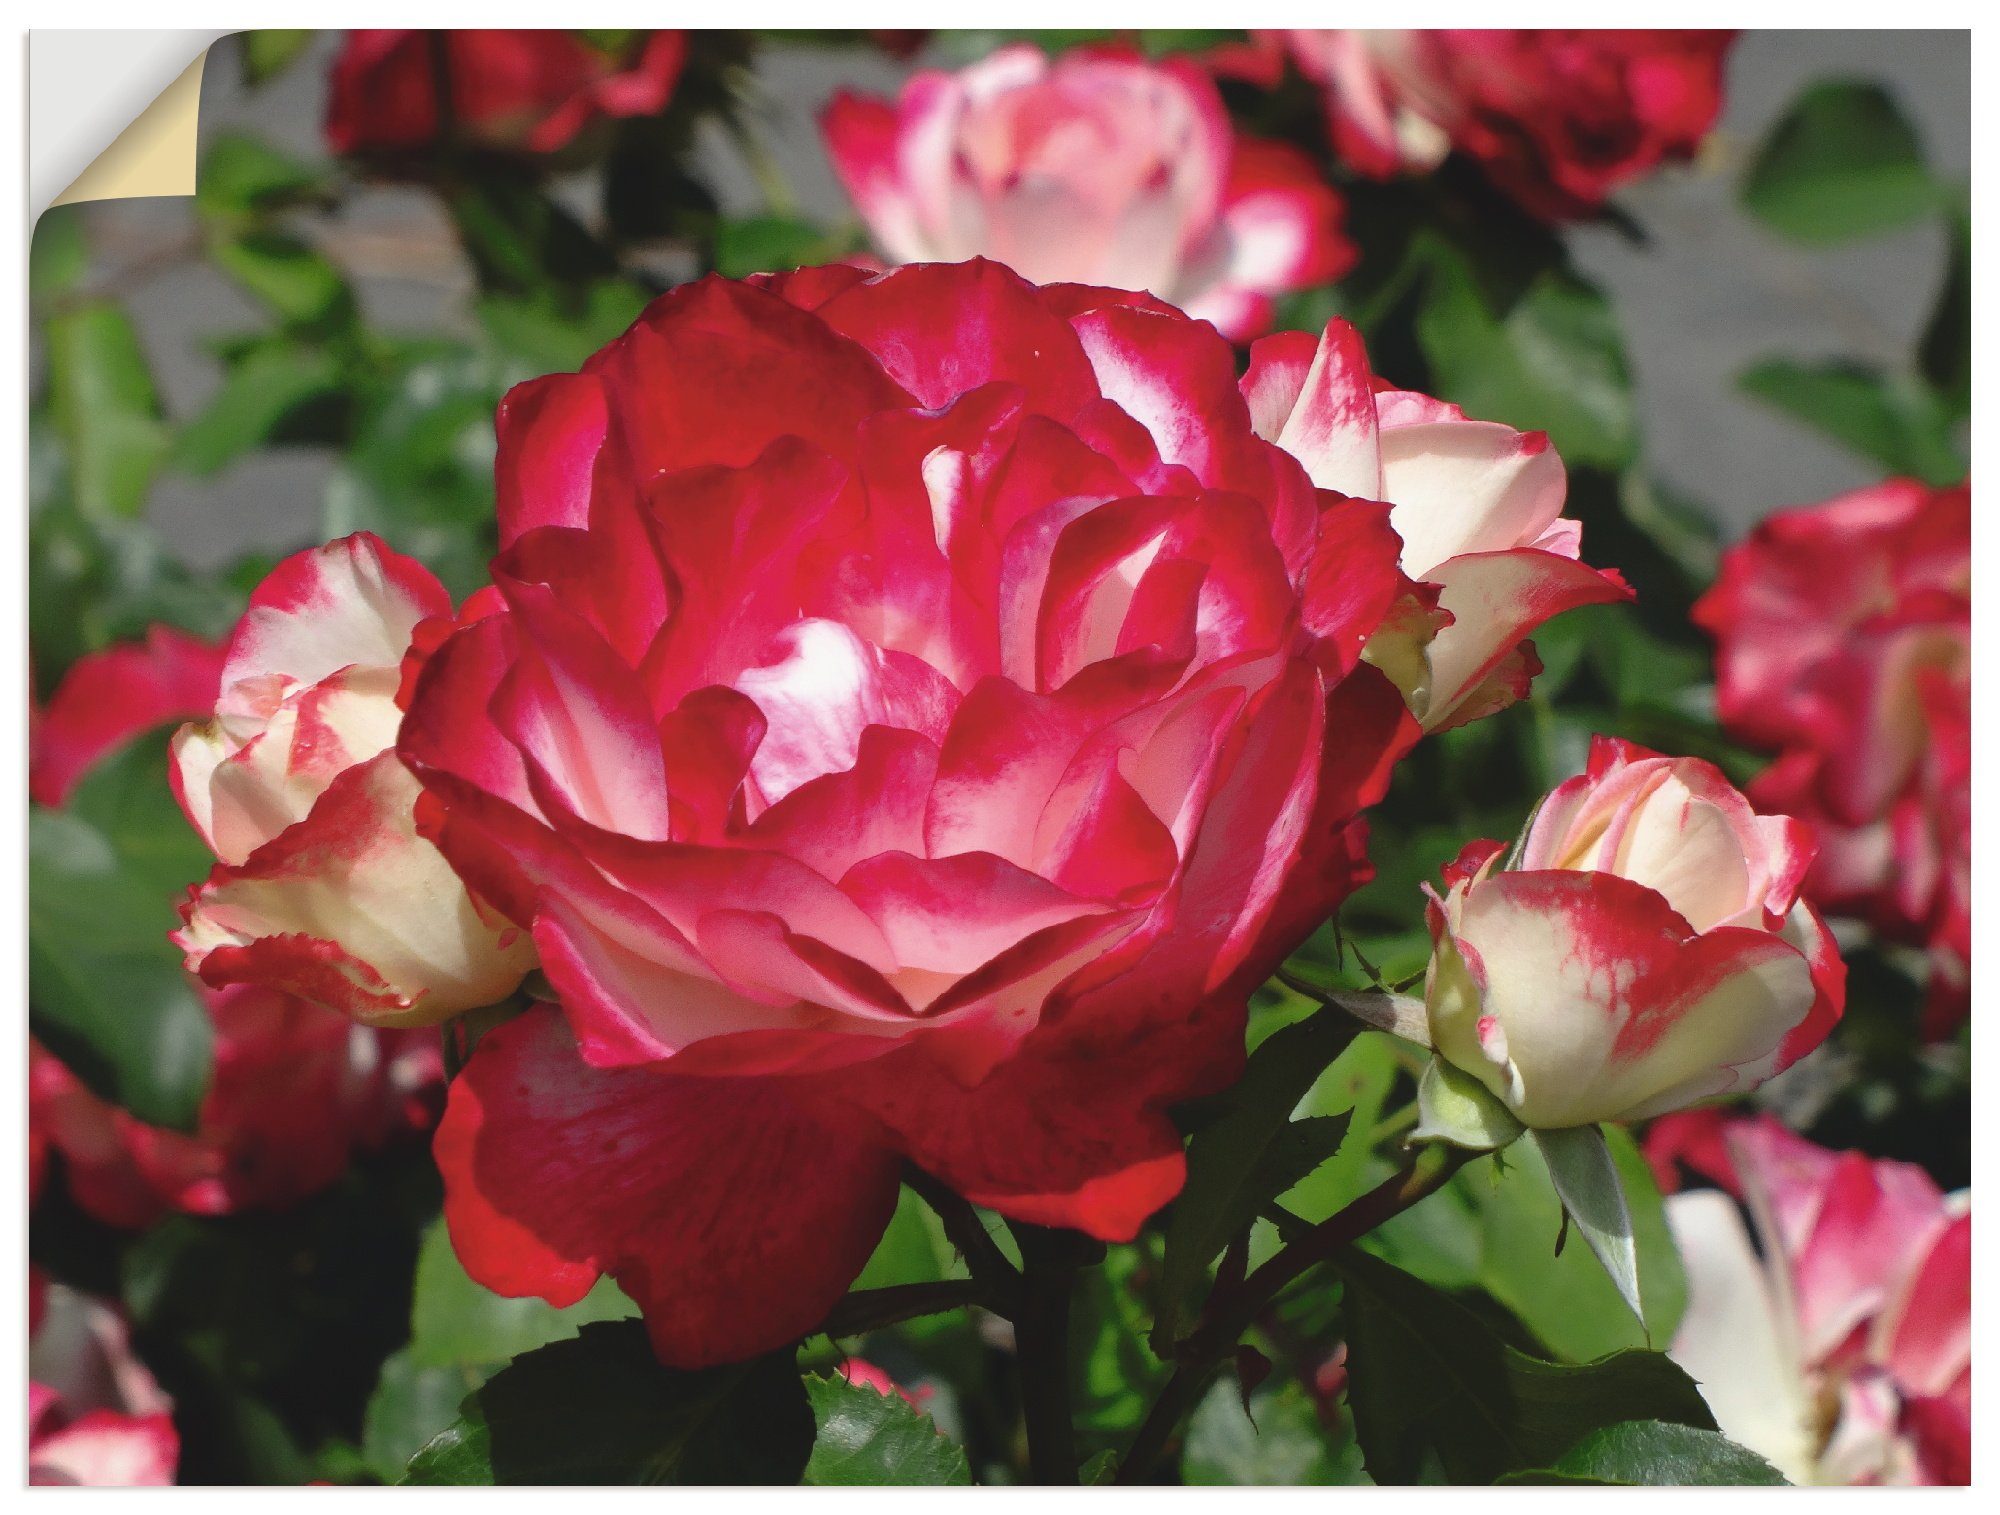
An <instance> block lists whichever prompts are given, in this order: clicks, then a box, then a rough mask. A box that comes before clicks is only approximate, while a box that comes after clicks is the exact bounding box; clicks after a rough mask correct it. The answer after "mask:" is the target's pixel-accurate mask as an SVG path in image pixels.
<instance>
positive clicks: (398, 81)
mask: <svg viewBox="0 0 2000 1515" xmlns="http://www.w3.org/2000/svg"><path fill="white" fill-rule="evenodd" d="M686 58H687V36H686V34H685V33H683V32H677V31H663V32H651V33H648V34H646V35H645V36H644V37H643V38H642V40H640V41H638V42H636V43H632V44H627V45H625V46H624V47H623V49H622V51H620V50H616V49H611V50H607V49H606V48H603V47H600V46H598V45H596V44H595V43H593V42H592V41H590V40H589V39H587V38H585V37H584V36H583V35H581V34H580V33H577V32H567V31H537V30H522V31H498V30H494V31H477V30H471V31H370V30H365V29H358V30H355V31H350V32H348V33H347V34H346V38H345V41H344V42H343V43H342V46H341V50H340V56H339V57H338V58H336V59H334V61H333V69H332V71H331V73H330V74H329V76H328V79H327V87H328V95H327V106H326V141H327V145H328V146H329V147H331V148H332V149H333V150H334V151H335V152H337V153H363V152H417V151H422V150H424V149H428V148H431V147H434V146H435V145H436V144H437V142H438V141H439V139H440V137H441V135H442V133H443V131H444V129H445V125H446V122H447V120H449V123H450V128H451V131H452V132H453V134H454V136H455V139H456V140H457V141H459V142H461V143H466V144H470V145H473V146H477V147H482V148H488V149H493V150H498V151H509V152H525V153H548V152H554V151H556V150H557V149H559V148H562V147H566V146H568V145H569V143H570V142H571V141H572V140H574V139H575V137H576V136H577V134H578V133H579V132H581V131H583V130H584V128H585V127H588V126H590V125H592V124H593V123H595V122H598V121H603V120H610V119H615V118H618V117H623V116H650V115H654V114H656V113H657V112H659V111H660V110H662V109H664V108H665V106H666V103H667V101H668V100H669V99H671V98H672V96H673V92H674V85H675V84H676V83H677V82H678V81H679V79H680V73H681V66H682V64H683V63H684V62H685V61H686ZM440 74H442V76H443V77H444V78H445V79H447V80H448V81H449V83H450V90H451V99H450V111H449V113H448V115H447V113H446V112H445V111H441V110H440V109H439V98H438V81H439V77H440Z"/></svg>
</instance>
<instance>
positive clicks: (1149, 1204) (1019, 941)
mask: <svg viewBox="0 0 2000 1515" xmlns="http://www.w3.org/2000/svg"><path fill="white" fill-rule="evenodd" d="M498 433H499V456H498V460H497V469H496V472H497V480H498V486H499V488H498V500H499V511H500V539H501V544H502V546H501V552H500V555H499V557H498V558H497V559H496V560H495V563H494V584H495V588H496V590H497V591H498V595H499V597H500V600H501V601H502V606H501V608H499V609H498V610H496V611H495V613H493V614H491V615H487V616H484V617H482V618H480V619H478V620H475V621H473V622H471V623H470V624H469V625H466V626H464V627H463V628H461V629H459V630H457V631H455V632H453V633H452V635H451V636H450V637H449V638H448V639H446V640H445V641H444V642H443V643H442V645H441V646H439V647H438V648H437V649H436V650H435V651H434V652H432V653H431V654H430V656H429V658H428V659H427V661H426V662H425V664H424V667H423V671H422V673H421V674H420V675H419V676H418V678H417V680H416V684H415V690H414V694H413V696H412V699H411V703H410V711H409V716H408V719H407V720H406V721H405V722H404V724H403V731H402V736H401V739H400V743H399V751H400V752H401V753H402V755H403V757H404V759H405V761H407V762H408V763H409V764H410V765H411V767H412V768H413V769H414V770H416V772H417V773H418V774H419V775H420V776H421V778H422V780H423V783H424V785H425V789H426V792H427V795H428V796H429V797H430V798H432V799H434V800H435V802H436V804H437V806H438V809H439V810H440V812H441V814H442V821H441V824H440V826H439V828H438V829H437V831H436V835H437V836H438V838H439V843H440V845H441V846H442V847H443V848H444V850H445V852H446V853H447V855H448V856H449V857H450V858H451V859H452V861H453V862H454V864H456V865H457V866H458V868H459V869H460V870H461V872H462V873H463V874H464V875H465V877H466V878H467V879H468V880H469V881H470V882H471V883H472V885H473V886H474V887H475V888H476V889H477V890H478V891H479V892H480V893H481V895H482V896H483V897H486V898H490V899H492V900H494V901H495V902H496V904H498V905H499V906H501V908H503V909H504V910H505V911H506V912H507V914H508V916H509V917H510V918H511V919H513V920H515V921H517V922H519V923H520V924H522V925H523V926H527V927H529V928H531V929H532V931H533V934H534V937H535V941H536V943H537V945H538V947H539V949H540V956H541V962H542V966H543V970H544V972H545V973H546V974H547V977H548V980H549V983H550V985H551V986H552V987H553V989H554V991H555V993H556V995H557V997H558V999H559V1001H560V1004H559V1008H558V1007H549V1008H537V1009H533V1010H530V1011H529V1012H527V1013H526V1014H524V1015H521V1016H519V1017H517V1018H515V1019H513V1020H510V1021H508V1022H507V1023H506V1024H504V1025H501V1026H500V1027H498V1028H497V1029H495V1030H493V1031H490V1032H488V1033H487V1034H486V1035H485V1036H484V1037H483V1038H482V1039H481V1040H480V1042H479V1044H478V1047H477V1049H476V1050H475V1051H474V1052H473V1054H472V1056H471V1057H470V1059H469V1060H468V1061H467V1063H466V1065H465V1068H464V1069H463V1071H462V1072H461V1073H460V1074H459V1076H458V1077H457V1078H456V1079H455V1080H453V1082H452V1087H451V1092H450V1097H449V1104H448V1106H447V1109H446V1113H445V1117H444V1120H443V1123H442V1124H441V1125H440V1127H439V1130H438V1136H437V1142H436V1146H435V1151H436V1154H437V1159H438V1165H439V1168H440V1170H441V1171H442V1173H443V1175H444V1182H445V1214H446V1218H447V1220H448V1222H449V1224H450V1229H451V1235H452V1239H453V1243H454V1245H455V1247H456V1249H457V1251H458V1254H459V1257H460V1259H461V1261H462V1262H463V1263H464V1265H465V1267H466V1269H467V1271H468V1272H469V1273H470V1274H471V1275H472V1276H473V1277H474V1278H476V1279H478V1280H479V1281H480V1282H481V1283H483V1284H485V1285H486V1286H488V1287H489V1288H492V1289H495V1290H497V1291H499V1292H501V1293H504V1294H512V1295H522V1294H534V1295H538V1296H540V1297H542V1298H544V1299H547V1300H550V1301H552V1302H568V1301H572V1300H575V1299H577V1298H579V1297H580V1296H581V1295H582V1293H583V1292H584V1291H586V1290H587V1289H588V1288H589V1287H590V1286H591V1284H592V1282H593V1281H594V1280H595V1279H596V1278H598V1277H599V1276H600V1275H601V1274H605V1273H609V1274H611V1275H612V1276H613V1277H615V1278H616V1279H617V1281H618V1282H619V1284H620V1286H621V1287H623V1288H624V1289H625V1291H626V1292H627V1293H628V1294H629V1295H631V1297H632V1298H633V1299H634V1300H635V1301H637V1303H638V1304H639V1305H640V1307H641V1308H642V1310H643V1311H644V1312H645V1316H646V1320H647V1324H648V1327H649V1329H650V1331H651V1334H652V1339H653V1342H654V1345H655V1346H656V1348H657V1349H658V1351H659V1353H660V1355H661V1356H662V1357H664V1358H665V1359H667V1360H668V1361H669V1362H672V1363H675V1364H677V1365H694V1364H700V1363H712V1362H717V1361H724V1360H730V1359H733V1358H739V1357H743V1356H746V1355H750V1354H754V1353H758V1352H763V1351H768V1350H770V1349H771V1348H773V1347H776V1346H778V1345H780V1344H782V1343H784V1342H788V1341H791V1340H793V1339H795V1338H797V1337H798V1336H800V1335H802V1334H804V1333H806V1332H809V1331H812V1330H813V1329H815V1328H816V1327H817V1326H818V1325H819V1324H820V1323H821V1322H822V1321H823V1320H824V1318H825V1314H826V1311H827V1310H828V1308H829V1307H830V1306H831V1305H832V1304H833V1303H834V1301H836V1300H837V1299H838V1298H839V1297H840V1295H841V1293H842V1292H843V1291H844V1290H845V1289H846V1287H847V1285H848V1284H849V1282H850V1281H851V1280H852V1279H853V1278H854V1276H855V1275H856V1274H857V1273H858V1272H859V1271H860V1269H861V1267H862V1265H863V1264H864V1263H865V1262H866V1261H867V1258H868V1256H869V1253H870V1252H871V1250H872V1249H873V1248H874V1246H875V1244H876V1241H877V1240H878V1238H879V1237H880V1236H881V1234H882V1230H883V1227H884V1226H885V1225H886V1224H887V1222H888V1219H889V1217H890V1215H891V1213H892V1212H893V1210H894V1208H895V1204H896V1196H897V1192H898V1186H899V1183H900V1179H901V1175H902V1173H903V1172H904V1170H905V1165H906V1164H907V1163H915V1164H916V1165H918V1166H919V1167H921V1168H923V1169H924V1170H925V1171H927V1172H928V1173H930V1174H931V1175H932V1176H933V1177H934V1178H936V1179H937V1181H938V1182H939V1183H941V1184H944V1185H946V1186H948V1187H950V1188H951V1189H953V1190H954V1191H955V1192H957V1193H959V1194H962V1195H964V1196H966V1197H967V1198H968V1199H970V1200H972V1201H974V1202H975V1203H978V1204H982V1205H986V1206H989V1207H991V1208H992V1209H994V1210H996V1211H998V1212H999V1213H1001V1214H1003V1215H1006V1216H1009V1217H1012V1218H1016V1219H1020V1220H1024V1221H1031V1222H1034V1223H1036V1224H1040V1225H1048V1226H1062V1227H1068V1228H1072V1229H1075V1230H1080V1231H1084V1232H1087V1233H1089V1234H1090V1235H1092V1236H1095V1237H1098V1238H1100V1239H1103V1240H1125V1239H1129V1238H1130V1237H1132V1236H1133V1235H1134V1234H1135V1233H1136V1232H1137V1230H1138V1229H1139V1227H1140V1226H1141V1225H1142V1224H1143V1223H1144V1221H1145V1220H1146V1218H1147V1217H1148V1216H1150V1215H1151V1214H1152V1213H1153V1212H1154V1211H1156V1210H1157V1209H1158V1208H1159V1207H1160V1206H1161V1205H1163V1204H1165V1203H1166V1202H1167V1200H1169V1199H1170V1198H1172V1196H1173V1195H1174V1194H1175V1193H1176V1192H1177V1191H1178V1190H1179V1188H1180V1186H1181V1182H1182V1179H1183V1176H1184V1173H1185V1165H1184V1158H1183V1153H1182V1138H1181V1136H1180V1133H1179V1131H1178V1130H1177V1128H1176V1127H1175V1126H1174V1124H1173V1121H1172V1120H1171V1118H1170V1117H1169V1114H1168V1112H1169V1110H1170V1109H1171V1108H1172V1107H1173V1106H1175V1105H1177V1104H1179V1103H1181V1102H1182V1101H1184V1100H1186V1099H1188V1098H1190V1097H1192V1096H1194V1095H1196V1094H1198V1093H1199V1092H1201V1091H1204V1090H1213V1089H1216V1088H1219V1087H1220V1086H1221V1085H1222V1084H1224V1083H1226V1082H1227V1081H1228V1080H1229V1079H1231V1078H1232V1077H1234V1076H1235V1075H1236V1073H1237V1071H1238V1070H1239V1069H1240V1068H1241V1066H1242V1057H1243V1036H1244V1021H1245V1014H1246V1005H1247V999H1248V996H1249V994H1250V993H1251V992H1252V991H1253V990H1254V989H1255V987H1256V986H1257V985H1259V984H1261V983H1263V982H1264V980H1265V979H1266V978H1268V976H1269V975H1270V973H1271V971H1272V970H1273V969H1274V968H1275V967H1276V966H1277V964H1278V963H1279V962H1280V961H1281V960H1282V959H1283V957H1284V955H1285V953H1286V952H1288V951H1289V950H1291V949H1292V948H1294V947H1296V946H1297V944H1298V943H1299V942H1300V941H1302V940H1303V939H1304V938H1305V936H1306V935H1307V934H1308V933H1309V932H1310V931H1311V930H1312V929H1313V928H1314V927H1315V926H1316V925H1317V924H1318V923H1320V922H1321V921H1323V920H1325V919H1326V918H1327V916H1328V914H1329V913H1330V911H1331V910H1332V908H1333V907H1334V905H1335V904H1336V903H1337V902H1338V901H1339V900H1340V899H1341V898H1343V897H1344V896H1345V895H1346V893H1347V892H1348V891H1349V890H1350V889H1352V888H1353V887H1354V886H1355V883H1356V881H1357V879H1359V878H1360V877H1363V876H1365V874H1366V864H1365V862H1364V861H1363V859H1362V849H1361V832H1360V826H1361V822H1360V820H1359V813H1360V812H1361V810H1362V809H1363V808H1364V807H1365V806H1367V805H1369V804H1372V803H1373V802H1374V801H1375V800H1376V799H1378V798H1379V797H1380V795H1381V793H1382V790H1383V788H1384V786H1385V785H1386V782H1387V777H1388V770H1389V767H1390V765H1391V764H1392V763H1393V762H1394V760H1395V759H1396V758H1397V757H1398V756H1400V755H1401V754H1402V753H1403V752H1404V751H1406V750H1407V748H1408V747H1409V745H1410V744H1411V743H1412V742H1413V741H1414V740H1415V738H1416V736H1417V730H1416V725H1415V722H1414V721H1413V720H1412V719H1411V718H1410V716H1409V714H1408V712H1407V711H1406V710H1405V709H1404V707H1403V704H1402V701H1401V698H1400V696H1399V695H1398V694H1397V692H1396V690H1395V688H1394V687H1393V685H1391V684H1390V683H1389V681H1388V680H1387V679H1386V678H1384V677H1383V676H1382V675H1381V674H1380V673H1379V672H1378V671H1377V670H1375V669H1374V668H1371V667H1368V666H1366V665H1365V664H1363V663H1362V661H1361V650H1362V647H1363V646H1364V644H1365V643H1366V642H1367V640H1368V638H1369V636H1371V635H1372V634H1373V632H1374V630H1375V628H1376V627H1377V625H1378V624H1379V623H1380V621H1381V618H1382V616H1383V615H1384V614H1385V613H1386V612H1387V611H1388V609H1389V607H1390V606H1391V605H1392V604H1394V603H1395V602H1396V600H1397V599H1398V597H1399V596H1401V595H1402V594H1404V593H1406V592H1407V588H1408V584H1407V580H1405V579H1404V578H1403V576H1402V575H1401V574H1400V573H1399V572H1398V570H1397V568H1396V554H1397V550H1398V545H1399V544H1398V543H1397V540H1396V537H1395V533H1394V532H1393V531H1391V530H1390V529H1389V525H1388V509H1387V507H1386V506H1383V505H1381V504H1379V503H1374V502H1369V501H1360V500H1349V499H1347V498H1345V497H1343V496H1340V495H1336V494H1332V493H1329V492H1327V491H1323V490H1315V489H1314V488H1313V487H1312V484H1311V481H1310V480H1309V479H1308V478H1307V477H1306V474H1305V471H1304V469H1303V468H1301V467H1300V465H1299V464H1298V462H1297V461H1296V460H1295V459H1293V458H1292V457H1290V456H1289V455H1287V454H1286V453H1285V452H1283V451H1282V450H1281V449H1279V448H1277V447H1274V446H1272V445H1271V444H1270V443H1269V442H1266V441H1264V440H1262V439H1261V438H1259V437H1258V436H1257V435H1256V434H1255V433H1254V432H1253V431H1252V430H1251V426H1250V416H1249V412H1248V408H1247V407H1246V405H1245V403H1244V400H1243V397H1242V394H1241V393H1240V392H1239V390H1238V388H1237V383H1236V365H1235V355H1234V353H1233V351H1232V350H1231V348H1230V346H1229V344H1228V343H1227V342H1226V341H1224V340H1223V339H1222V338H1221V337H1220V336H1219V335H1218V334H1217V333H1216V330H1215V328H1214V327H1213V326H1211V325H1209V324H1208V323H1207V322H1205V321H1196V320H1191V319H1190V318H1188V317H1187V316H1185V315H1184V314H1182V313H1181V312H1179V311H1177V310H1174V309H1172V308H1171V307H1168V306H1165V305H1161V304H1159V303H1158V302H1156V301H1152V300H1150V299H1148V298H1146V297H1144V296H1134V295H1131V294H1126V293H1121V292H1117V291H1111V290H1104V289H1095V288H1088V287H1084V286H1076V285H1070V286H1061V287H1056V288H1048V289H1042V288H1037V287H1035V286H1033V285H1030V284H1028V283H1026V282H1025V281H1023V280H1022V279H1020V278H1019V277H1018V276H1016V275H1015V274H1013V273H1011V272H1010V271H1008V270H1007V269H1005V268H1002V267H1001V266H1000V265H998V264H994V263H988V262H973V263H967V264H924V265H913V266H910V267H905V268H899V269H894V270H891V271H890V272H888V273H884V274H879V275H870V274H868V273H866V272H865V271H862V270H859V269H854V268H846V267H835V268H812V269H804V270H801V271H798V272H796V273H791V274H786V275H783V276H780V277H777V278H765V279H759V280H754V281H749V282H735V281H729V280H723V279H714V278H711V279H704V280H701V281H698V282H696V283H693V284H688V285H684V286H682V287H680V288H678V289H675V290H672V291H671V292H669V293H668V294H666V295H665V296H663V297H662V298H660V299H659V300H657V301H655V302H654V303H653V305H652V306H651V307H649V308H648V310H647V311H646V312H645V314H644V315H642V316H641V318H640V319H639V320H638V322H636V323H635V324H634V325H633V327H632V328H631V329H630V330H629V331H627V332H626V333H625V334H624V335H623V336H621V337H619V338H618V339H617V340H616V341H614V342H612V343H611V344H609V345H608V346H607V347H606V348H604V349H603V350H602V351H600V352H599V353H597V354H596V355H595V356H593V357H592V358H591V359H590V360H589V362H587V363H586V364H585V365H584V367H583V371H582V372H580V373H575V374H559V375H555V376H552V377H549V378H545V379H539V380H535V381H533V382H531V383H529V384H526V385H523V386H521V387H520V388H517V389H516V390H514V391H513V392H512V393H511V394H510V395H509V396H508V397H507V399H506V401H505V403H504V404H503V406H502V409H501V412H500V418H499V427H498Z"/></svg>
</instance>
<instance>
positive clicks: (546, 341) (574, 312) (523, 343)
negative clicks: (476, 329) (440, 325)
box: [478, 279, 646, 373]
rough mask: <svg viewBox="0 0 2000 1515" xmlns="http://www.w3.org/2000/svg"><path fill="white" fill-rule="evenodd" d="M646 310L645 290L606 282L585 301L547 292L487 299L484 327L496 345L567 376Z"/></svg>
mask: <svg viewBox="0 0 2000 1515" xmlns="http://www.w3.org/2000/svg"><path fill="white" fill-rule="evenodd" d="M645 308H646V292H645V291H644V290H643V289H641V288H639V287H638V286H637V285H636V284H631V283H628V282H627V281H625V280H623V279H601V280H599V281H598V282H597V283H595V284H592V285H590V286H589V287H588V288H587V289H585V290H584V291H583V294H582V298H581V303H580V304H579V303H578V301H577V300H575V299H566V298H561V299H559V298H557V297H555V296H554V295H552V294H548V293H543V294H541V295H538V296H523V295H486V296H484V297H482V298H481V299H480V301H479V306H478V309H479V320H480V324H481V325H483V326H484V327H485V328H486V332H487V335H488V336H490V337H491V338H492V339H493V342H494V344H495V345H496V346H497V347H499V348H500V350H501V351H503V352H505V353H507V354H508V355H509V356H510V357H516V358H520V359H522V360H523V361H524V362H526V363H527V365H528V366H529V367H530V368H532V369H534V370H535V372H537V373H559V372H561V373H566V372H570V371H572V370H575V369H578V368H581V367H582V366H583V361H584V359H586V358H588V357H589V356H590V355H591V354H592V353H594V352H596V351H597V350H598V348H600V347H603V346H604V345H605V344H606V343H608V342H610V341H611V340H612V338H614V337H616V336H618V335H620V334H621V333H622V332H623V331H624V330H625V328H626V327H628V326H630V325H631V324H632V323H633V321H635V320H636V319H638V315H639V312H640V311H642V310H644V309H645Z"/></svg>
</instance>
